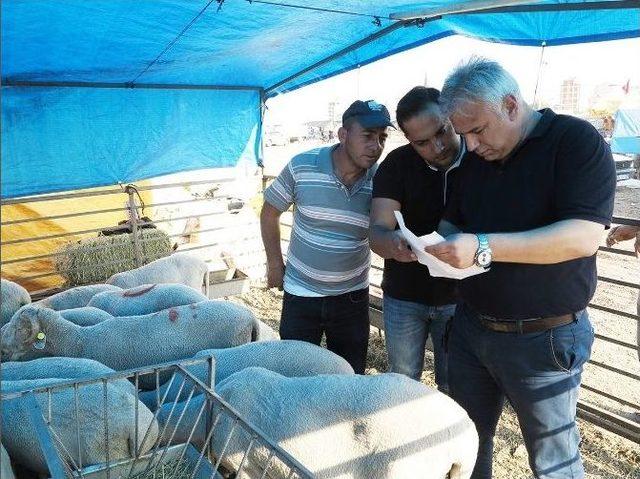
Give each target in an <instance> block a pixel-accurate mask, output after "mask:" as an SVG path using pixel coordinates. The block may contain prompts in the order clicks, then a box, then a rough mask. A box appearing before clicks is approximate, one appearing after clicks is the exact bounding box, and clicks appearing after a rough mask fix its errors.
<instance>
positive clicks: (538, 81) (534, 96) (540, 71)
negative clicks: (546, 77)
mask: <svg viewBox="0 0 640 479" xmlns="http://www.w3.org/2000/svg"><path fill="white" fill-rule="evenodd" d="M546 46H547V42H542V45H540V47H541V48H540V64H539V65H538V78H537V79H536V88H535V90H534V91H533V104H534V106H535V107H536V108H537V107H538V103H537V102H538V86H539V85H540V79H541V78H542V64H543V59H544V47H546Z"/></svg>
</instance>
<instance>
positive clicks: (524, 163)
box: [444, 109, 616, 319]
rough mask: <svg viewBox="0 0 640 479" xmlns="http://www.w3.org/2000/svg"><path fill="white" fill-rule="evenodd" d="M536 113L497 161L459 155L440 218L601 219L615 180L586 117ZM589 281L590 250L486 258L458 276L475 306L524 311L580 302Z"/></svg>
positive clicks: (512, 227)
mask: <svg viewBox="0 0 640 479" xmlns="http://www.w3.org/2000/svg"><path fill="white" fill-rule="evenodd" d="M541 113H542V117H541V118H540V119H539V121H538V124H537V125H536V127H535V128H534V130H533V131H532V133H531V134H530V135H529V137H528V138H527V139H526V140H525V141H524V142H523V143H522V144H521V145H520V147H518V148H517V149H516V150H515V151H514V152H513V153H512V154H511V155H510V156H509V158H507V159H506V160H505V161H504V162H497V161H486V160H483V159H482V158H481V157H479V156H478V155H475V154H469V155H467V157H466V158H465V161H464V162H463V164H462V166H461V167H460V170H459V172H458V182H459V183H458V185H457V188H456V189H455V190H454V192H453V195H452V197H451V200H450V202H449V204H448V205H447V211H446V212H445V214H444V219H445V220H447V221H449V222H451V223H453V224H454V225H456V226H457V227H458V228H460V230H462V231H463V232H465V233H510V232H520V231H527V230H531V229H534V228H539V227H542V226H546V225H550V224H552V223H555V222H557V221H561V220H568V219H582V220H588V221H593V222H596V223H600V224H602V225H604V226H608V225H609V223H610V221H611V216H612V214H613V201H614V194H615V187H616V173H615V166H614V162H613V158H612V156H611V151H610V150H609V146H608V145H607V144H606V143H605V141H604V139H603V138H602V136H601V135H600V134H599V133H598V132H597V131H596V130H595V128H593V126H591V125H590V124H589V123H588V122H586V121H583V120H580V119H578V118H574V117H571V116H566V115H556V114H555V113H554V112H553V111H551V110H549V109H546V110H542V111H541ZM596 282H597V277H596V258H595V254H594V255H593V256H590V257H587V258H578V259H574V260H570V261H565V262H562V263H557V264H543V265H540V264H523V263H499V262H494V263H493V264H492V265H491V269H490V271H488V272H486V273H484V274H481V275H477V276H472V277H470V278H467V279H464V280H462V281H460V284H459V294H460V296H461V298H462V299H463V300H464V301H465V302H466V303H467V304H468V305H469V306H470V307H471V308H472V309H473V310H475V311H477V312H479V313H482V314H487V315H490V316H494V317H496V318H503V319H527V318H537V317H549V316H557V315H561V314H566V313H574V312H576V311H579V310H581V309H584V308H585V307H586V306H587V304H588V303H589V301H590V300H591V298H592V296H593V293H594V291H595V288H596Z"/></svg>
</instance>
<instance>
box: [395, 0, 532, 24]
mask: <svg viewBox="0 0 640 479" xmlns="http://www.w3.org/2000/svg"><path fill="white" fill-rule="evenodd" d="M527 3H529V4H530V3H531V0H504V1H500V0H470V1H467V2H456V3H454V4H453V5H446V6H442V7H437V8H424V9H422V10H409V11H404V12H398V13H392V14H391V15H389V16H390V17H391V18H393V19H394V20H415V19H418V18H431V17H438V16H442V15H451V14H453V13H466V12H470V11H474V12H477V11H482V10H487V9H490V8H496V7H510V6H512V5H524V4H527Z"/></svg>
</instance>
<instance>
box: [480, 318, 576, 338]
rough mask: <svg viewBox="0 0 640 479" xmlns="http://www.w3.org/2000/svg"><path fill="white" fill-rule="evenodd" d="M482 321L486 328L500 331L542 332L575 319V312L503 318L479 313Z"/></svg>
mask: <svg viewBox="0 0 640 479" xmlns="http://www.w3.org/2000/svg"><path fill="white" fill-rule="evenodd" d="M478 317H479V318H480V323H481V324H482V326H484V327H485V328H487V329H489V330H491V331H496V332H499V333H519V334H526V333H540V332H542V331H547V330H548V329H552V328H557V327H558V326H564V325H565V324H569V323H572V322H574V321H575V318H576V315H575V314H563V315H561V316H551V317H549V318H534V319H517V320H516V319H513V320H503V319H497V318H493V317H491V316H487V315H484V314H479V315H478Z"/></svg>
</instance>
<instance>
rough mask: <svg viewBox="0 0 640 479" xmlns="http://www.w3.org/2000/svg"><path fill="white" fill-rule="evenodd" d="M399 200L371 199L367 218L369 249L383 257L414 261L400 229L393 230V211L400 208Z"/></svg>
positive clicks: (406, 261) (404, 261) (413, 255)
mask: <svg viewBox="0 0 640 479" xmlns="http://www.w3.org/2000/svg"><path fill="white" fill-rule="evenodd" d="M400 206H401V205H400V202H398V201H396V200H392V199H389V198H374V199H373V200H372V201H371V219H370V220H369V245H370V246H371V250H372V251H373V252H374V253H376V254H378V255H379V256H381V257H382V258H384V259H389V258H393V259H395V260H396V261H400V262H403V263H408V262H411V261H416V259H417V258H416V255H415V254H414V253H413V252H412V251H411V250H410V249H409V247H408V246H407V242H406V240H405V239H404V238H403V237H402V234H401V233H400V230H395V227H396V224H397V222H396V217H395V216H394V214H393V212H394V211H396V210H397V211H399V210H400Z"/></svg>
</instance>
